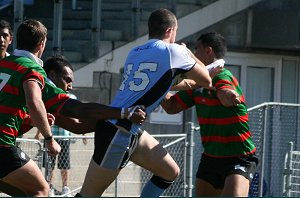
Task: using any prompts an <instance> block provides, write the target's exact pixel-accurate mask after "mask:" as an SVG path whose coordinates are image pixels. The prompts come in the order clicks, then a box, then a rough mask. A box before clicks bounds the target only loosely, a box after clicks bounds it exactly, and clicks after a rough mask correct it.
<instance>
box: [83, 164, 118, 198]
mask: <svg viewBox="0 0 300 198" xmlns="http://www.w3.org/2000/svg"><path fill="white" fill-rule="evenodd" d="M119 172H120V170H119V169H117V170H113V169H107V168H103V167H100V166H99V164H97V163H96V162H95V161H94V160H93V159H91V161H90V164H89V167H88V170H87V173H86V175H85V178H84V182H83V185H82V189H81V191H80V195H81V196H83V197H95V196H100V195H102V194H103V192H104V191H105V190H106V188H107V187H108V186H109V185H110V184H111V183H112V182H113V181H114V180H115V179H116V177H117V176H118V174H119Z"/></svg>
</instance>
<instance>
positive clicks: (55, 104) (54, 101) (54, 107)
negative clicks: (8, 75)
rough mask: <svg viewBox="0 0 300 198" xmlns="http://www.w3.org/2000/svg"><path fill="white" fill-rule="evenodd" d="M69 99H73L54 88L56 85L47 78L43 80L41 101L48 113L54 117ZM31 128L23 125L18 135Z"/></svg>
mask: <svg viewBox="0 0 300 198" xmlns="http://www.w3.org/2000/svg"><path fill="white" fill-rule="evenodd" d="M75 97H76V96H75ZM69 98H73V97H70V96H69V94H67V93H66V92H65V91H63V90H62V89H60V88H58V87H56V85H55V84H54V83H53V82H52V81H51V80H50V79H49V78H46V79H45V87H44V89H43V90H42V100H43V102H44V105H45V108H46V110H47V112H48V113H51V114H53V115H54V116H55V115H56V114H57V113H58V112H59V110H60V109H61V108H62V106H63V104H64V103H65V101H66V100H67V99H69ZM74 99H76V98H74ZM31 128H32V126H31V125H29V124H27V123H23V124H22V126H21V128H20V130H19V135H22V134H24V133H26V132H28V131H29V130H30V129H31Z"/></svg>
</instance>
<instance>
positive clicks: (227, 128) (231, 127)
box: [175, 69, 256, 157]
mask: <svg viewBox="0 0 300 198" xmlns="http://www.w3.org/2000/svg"><path fill="white" fill-rule="evenodd" d="M212 83H213V86H215V87H216V89H217V90H220V89H223V88H228V89H232V90H235V91H236V92H237V93H238V94H239V95H240V100H241V104H239V105H238V106H237V107H225V106H223V105H222V104H221V102H220V100H219V99H218V98H217V95H216V92H215V91H211V90H207V89H202V88H199V89H195V90H188V91H180V92H177V93H176V94H175V98H176V100H177V101H178V102H179V103H180V104H181V106H182V107H183V108H184V109H187V108H190V107H192V106H194V105H195V108H196V113H197V117H198V122H199V125H200V133H201V141H202V145H203V148H204V153H205V154H207V155H209V156H212V157H236V156H242V155H247V154H251V153H254V152H255V151H256V148H255V146H254V143H253V140H252V135H251V133H250V131H249V125H248V112H247V107H246V104H245V98H244V96H243V93H242V90H241V88H240V86H239V83H238V81H237V80H236V78H235V77H234V76H233V75H232V74H231V72H230V71H229V70H227V69H224V70H223V71H222V72H220V73H219V74H217V75H216V76H215V77H214V78H213V79H212Z"/></svg>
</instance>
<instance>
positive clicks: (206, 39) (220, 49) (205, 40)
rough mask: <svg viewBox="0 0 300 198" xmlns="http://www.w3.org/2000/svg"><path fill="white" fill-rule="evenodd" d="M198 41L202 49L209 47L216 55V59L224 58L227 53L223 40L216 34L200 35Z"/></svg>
mask: <svg viewBox="0 0 300 198" xmlns="http://www.w3.org/2000/svg"><path fill="white" fill-rule="evenodd" d="M198 41H201V43H202V45H203V46H204V47H211V48H212V49H213V51H214V53H215V55H216V58H218V59H221V58H224V56H225V53H226V51H227V47H226V40H225V38H224V37H223V36H222V35H221V34H219V33H217V32H208V33H204V34H202V35H201V36H200V37H199V38H198Z"/></svg>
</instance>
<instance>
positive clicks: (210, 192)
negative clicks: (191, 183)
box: [195, 178, 222, 197]
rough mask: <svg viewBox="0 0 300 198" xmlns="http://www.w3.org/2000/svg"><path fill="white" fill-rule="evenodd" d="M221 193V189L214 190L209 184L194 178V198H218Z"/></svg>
mask: <svg viewBox="0 0 300 198" xmlns="http://www.w3.org/2000/svg"><path fill="white" fill-rule="evenodd" d="M221 193H222V189H216V188H215V187H214V186H213V185H211V184H210V183H209V182H207V181H205V180H203V179H200V178H196V185H195V196H196V197H218V196H220V195H221Z"/></svg>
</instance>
